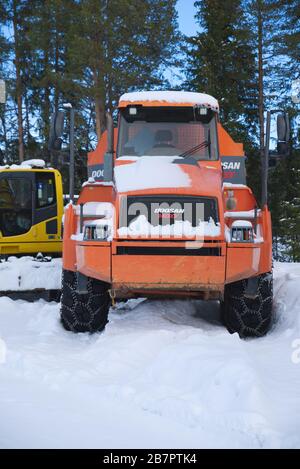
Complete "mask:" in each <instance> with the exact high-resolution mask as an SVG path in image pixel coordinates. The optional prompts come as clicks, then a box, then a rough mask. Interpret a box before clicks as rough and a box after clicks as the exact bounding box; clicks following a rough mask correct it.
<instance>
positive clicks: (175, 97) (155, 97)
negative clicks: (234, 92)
mask: <svg viewBox="0 0 300 469" xmlns="http://www.w3.org/2000/svg"><path fill="white" fill-rule="evenodd" d="M122 101H125V102H130V103H133V102H141V101H161V102H168V103H174V104H182V103H189V104H198V105H200V106H206V107H208V108H211V109H213V110H214V111H219V103H218V101H217V100H216V99H215V98H213V97H212V96H210V95H209V94H205V93H192V92H190V91H138V92H135V93H125V94H123V95H122V96H121V98H120V101H119V103H121V102H122Z"/></svg>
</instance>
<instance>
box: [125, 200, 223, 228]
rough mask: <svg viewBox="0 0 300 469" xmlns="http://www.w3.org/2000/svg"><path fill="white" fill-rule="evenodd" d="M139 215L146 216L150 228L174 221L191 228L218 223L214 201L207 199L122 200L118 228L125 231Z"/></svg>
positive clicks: (170, 223)
mask: <svg viewBox="0 0 300 469" xmlns="http://www.w3.org/2000/svg"><path fill="white" fill-rule="evenodd" d="M139 215H145V216H146V218H147V220H148V222H149V223H151V225H153V226H158V225H163V224H167V225H172V224H173V223H175V221H181V220H184V221H185V220H187V221H189V222H190V223H191V225H192V226H193V227H196V226H198V225H199V220H201V221H209V220H210V219H211V218H212V219H213V220H214V222H215V223H218V222H219V216H218V207H217V201H216V199H214V198H208V197H190V196H184V197H182V196H175V195H161V196H142V197H140V196H137V197H134V196H128V197H122V199H121V207H120V224H119V226H120V228H122V227H128V226H129V224H130V223H131V222H132V221H133V220H134V219H136V218H137V217H138V216H139Z"/></svg>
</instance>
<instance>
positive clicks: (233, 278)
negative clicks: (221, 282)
mask: <svg viewBox="0 0 300 469" xmlns="http://www.w3.org/2000/svg"><path fill="white" fill-rule="evenodd" d="M261 251H262V249H261V245H259V244H257V245H256V246H253V247H252V246H251V247H249V246H248V245H245V244H242V243H241V244H237V243H235V244H233V245H232V244H229V245H228V248H227V260H226V283H231V282H237V281H238V280H242V279H243V278H249V277H253V276H255V275H257V274H258V273H259V270H260V269H259V266H260V258H261Z"/></svg>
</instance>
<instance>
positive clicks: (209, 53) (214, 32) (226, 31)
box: [185, 0, 256, 136]
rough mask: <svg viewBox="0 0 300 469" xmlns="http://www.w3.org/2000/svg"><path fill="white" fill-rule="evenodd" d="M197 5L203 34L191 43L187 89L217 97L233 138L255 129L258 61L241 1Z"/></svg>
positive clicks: (212, 0) (203, 1) (210, 1)
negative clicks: (255, 86) (247, 130)
mask: <svg viewBox="0 0 300 469" xmlns="http://www.w3.org/2000/svg"><path fill="white" fill-rule="evenodd" d="M195 6H196V7H197V16H196V17H197V21H198V24H199V27H200V32H199V33H198V34H197V35H196V36H195V37H192V38H191V39H190V40H188V51H187V52H188V55H187V67H186V72H187V82H186V84H185V86H186V88H188V89H193V90H195V91H203V92H207V93H209V94H211V95H213V96H215V97H216V98H218V99H219V101H220V105H221V119H222V122H223V124H224V126H225V127H226V128H227V129H228V130H229V131H230V132H231V133H233V135H236V136H238V135H241V132H242V133H243V134H244V133H245V129H249V128H254V124H255V120H254V116H255V107H256V102H255V93H254V79H255V62H254V56H253V52H252V49H251V41H250V33H249V28H248V24H247V19H246V17H245V15H244V12H243V8H242V2H241V1H240V0H233V1H232V0H230V1H229V0H226V1H223V2H219V1H217V0H200V1H197V2H195ZM253 96H254V99H253ZM243 131H244V132H243Z"/></svg>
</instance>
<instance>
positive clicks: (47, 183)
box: [36, 173, 56, 208]
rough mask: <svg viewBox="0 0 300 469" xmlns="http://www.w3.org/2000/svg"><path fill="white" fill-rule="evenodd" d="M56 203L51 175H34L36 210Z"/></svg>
mask: <svg viewBox="0 0 300 469" xmlns="http://www.w3.org/2000/svg"><path fill="white" fill-rule="evenodd" d="M55 203H56V192H55V178H54V174H51V173H37V174H36V208H43V207H49V206H50V205H53V204H55Z"/></svg>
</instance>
